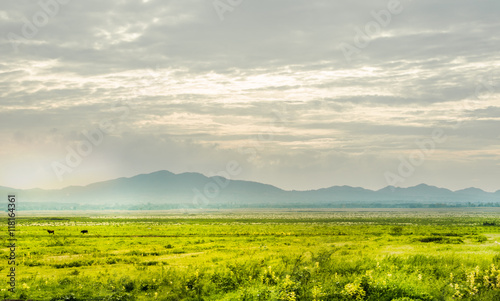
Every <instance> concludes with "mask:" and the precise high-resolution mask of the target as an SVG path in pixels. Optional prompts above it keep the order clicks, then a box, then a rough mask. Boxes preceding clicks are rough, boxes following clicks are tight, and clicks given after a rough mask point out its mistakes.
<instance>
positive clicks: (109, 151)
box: [0, 0, 500, 191]
mask: <svg viewBox="0 0 500 301" xmlns="http://www.w3.org/2000/svg"><path fill="white" fill-rule="evenodd" d="M499 13H500V2H499V1H496V0H490V1H488V0H486V1H463V0H442V1H430V0H423V1H411V0H401V1H397V0H387V1H386V0H383V1H379V0H376V1H360V0H349V1H347V0H344V1H326V0H318V1H307V0H271V1H270V0H265V1H264V0H251V1H250V0H215V1H212V0H182V1H181V0H178V1H168V0H149V1H145V0H143V1H132V0H119V1H118V0H116V1H111V0H99V1H95V0H86V1H76V0H41V1H40V2H39V1H27V0H16V1H13V0H4V1H1V2H0V54H1V59H0V142H1V147H0V186H6V187H13V188H19V189H25V188H34V187H38V188H43V189H58V188H62V187H66V186H70V185H86V184H89V183H93V182H97V181H103V180H109V179H114V178H118V177H131V176H134V175H137V174H142V173H150V172H154V171H158V170H169V171H171V172H174V173H183V172H199V173H203V174H205V175H207V176H211V175H215V174H219V175H224V176H226V177H229V178H231V179H238V180H251V181H258V182H263V183H268V184H272V185H275V186H278V187H280V188H283V189H296V190H308V189H317V188H322V187H330V186H334V185H350V186H359V187H365V188H369V189H381V188H383V187H385V186H388V185H394V186H399V187H408V186H414V185H417V184H420V183H427V184H429V185H434V186H438V187H445V188H449V189H452V190H458V189H463V188H467V187H471V186H473V187H478V188H481V189H484V190H486V191H496V190H499V189H500V181H499V178H500V68H499V67H500V51H499V50H500V37H499V35H498V32H500V19H499V18H498V15H499ZM235 165H236V166H238V167H239V168H236V169H235V168H234V166H235ZM235 170H237V172H235Z"/></svg>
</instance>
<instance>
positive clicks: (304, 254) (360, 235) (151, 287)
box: [0, 208, 500, 301]
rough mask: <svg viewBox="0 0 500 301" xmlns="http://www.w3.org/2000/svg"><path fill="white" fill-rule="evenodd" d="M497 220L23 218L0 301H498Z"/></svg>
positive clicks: (340, 213) (444, 214)
mask: <svg viewBox="0 0 500 301" xmlns="http://www.w3.org/2000/svg"><path fill="white" fill-rule="evenodd" d="M499 213H500V211H499V210H498V209H488V208H481V209H476V210H474V209H470V210H469V211H465V210H444V209H443V210H437V209H436V210H397V209H394V210H388V209H385V210H378V211H366V212H362V211H356V210H337V211H334V210H324V211H321V210H320V211H308V210H294V211H291V210H290V211H287V210H275V211H271V212H270V211H258V210H254V211H251V212H249V211H209V212H191V213H182V212H175V211H171V212H169V211H162V212H154V211H153V212H130V211H129V212H101V213H97V212H62V213H61V212H48V213H47V212H45V213H43V212H38V213H32V212H28V211H26V212H20V214H19V216H20V217H18V218H17V232H16V235H17V238H18V241H17V250H16V252H17V280H16V284H17V292H16V293H15V294H11V293H10V292H8V291H7V289H8V287H9V286H8V283H7V274H8V272H7V271H8V268H9V266H8V264H7V262H8V254H9V250H8V249H7V248H3V249H2V258H4V259H3V260H2V265H1V274H2V275H3V276H4V280H3V281H2V282H1V285H0V287H1V289H2V290H1V293H0V297H2V298H11V299H15V298H20V299H33V300H399V301H402V300H405V301H408V300H457V299H463V300H500V270H497V269H500V244H499V243H497V241H499V242H500V219H499V218H498V217H499V216H500V215H499ZM5 229H6V227H5ZM45 229H50V230H55V233H54V234H49V233H47V231H46V230H45ZM81 230H88V231H89V233H88V234H82V233H80V231H81ZM7 237H8V236H7V231H6V230H5V231H2V241H3V245H4V246H7Z"/></svg>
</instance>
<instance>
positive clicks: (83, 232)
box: [80, 230, 89, 234]
mask: <svg viewBox="0 0 500 301" xmlns="http://www.w3.org/2000/svg"><path fill="white" fill-rule="evenodd" d="M80 232H82V234H85V233H89V230H82V231H80Z"/></svg>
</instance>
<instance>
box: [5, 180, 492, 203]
mask: <svg viewBox="0 0 500 301" xmlns="http://www.w3.org/2000/svg"><path fill="white" fill-rule="evenodd" d="M0 193H1V194H3V195H7V194H12V193H15V194H16V195H17V197H18V199H19V200H20V201H22V202H23V203H25V204H27V205H26V206H25V208H24V209H26V210H29V209H85V208H104V209H107V208H118V209H171V208H181V207H182V208H245V207H311V208H314V207H426V206H437V205H441V206H470V205H478V204H483V206H497V205H499V206H500V190H499V191H496V192H494V193H491V192H486V191H483V190H481V189H478V188H467V189H463V190H458V191H451V190H449V189H445V188H438V187H435V186H429V185H426V184H420V185H417V186H413V187H408V188H400V187H392V186H387V187H385V188H383V189H380V190H369V189H365V188H360V187H351V186H332V187H329V188H322V189H317V190H307V191H296V190H291V191H290V190H283V189H280V188H278V187H275V186H272V185H267V184H263V183H258V182H251V181H241V180H230V179H226V178H224V177H220V176H214V177H206V176H204V175H202V174H200V173H181V174H174V173H171V172H169V171H157V172H153V173H150V174H141V175H137V176H134V177H130V178H118V179H114V180H109V181H104V182H97V183H93V184H90V185H87V186H69V187H66V188H63V189H58V190H43V189H26V190H17V189H13V188H8V187H1V186H0Z"/></svg>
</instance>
